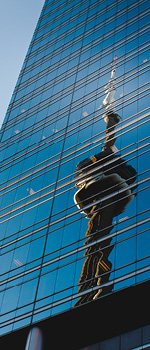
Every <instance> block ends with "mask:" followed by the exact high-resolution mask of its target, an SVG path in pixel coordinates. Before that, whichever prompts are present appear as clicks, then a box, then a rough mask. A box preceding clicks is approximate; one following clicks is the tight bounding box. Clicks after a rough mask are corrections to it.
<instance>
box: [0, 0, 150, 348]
mask: <svg viewBox="0 0 150 350" xmlns="http://www.w3.org/2000/svg"><path fill="white" fill-rule="evenodd" d="M148 31H149V1H147V0H144V1H143V0H142V1H141V0H139V1H134V0H132V1H130V2H128V4H127V2H126V1H111V2H110V1H99V0H98V1H96V0H94V1H90V0H85V1H76V0H75V1H74V0H73V1H64V0H63V1H49V0H47V1H45V5H44V7H43V10H42V13H41V16H40V19H39V22H38V24H37V28H36V30H35V33H34V36H33V39H32V42H31V44H30V47H29V50H28V53H27V56H26V58H25V61H24V64H23V67H22V70H21V73H20V76H19V78H18V82H17V85H16V87H15V90H14V93H13V96H12V99H11V102H10V105H9V108H8V111H7V114H6V118H5V120H4V123H3V126H2V130H1V182H0V183H1V197H0V198H1V211H0V221H1V248H2V250H1V258H0V259H1V260H0V262H1V264H0V269H1V282H0V283H1V299H0V303H1V304H0V306H1V315H2V316H1V322H2V327H1V335H3V334H7V333H10V334H9V335H8V334H7V335H6V336H4V337H1V339H0V342H1V344H2V345H3V344H4V345H5V348H7V347H6V343H7V342H9V340H11V342H12V343H15V347H16V348H17V346H18V347H19V350H20V349H21V347H22V348H23V349H24V345H23V344H25V341H26V338H27V334H28V330H29V329H30V325H31V324H35V323H36V324H37V326H38V327H39V328H41V329H42V331H43V337H44V338H45V348H46V347H48V346H49V341H50V342H52V341H55V344H56V346H55V348H59V347H60V346H61V347H64V348H65V347H66V348H67V347H68V348H69V349H71V348H72V349H73V348H76V349H79V348H84V347H85V346H86V347H88V346H89V349H90V345H91V344H94V343H98V342H101V347H102V346H103V344H102V342H107V344H110V345H109V347H110V346H111V347H110V349H111V348H114V347H113V345H111V344H114V342H117V344H119V345H116V343H115V348H116V349H117V346H118V349H121V350H122V349H124V348H125V347H123V345H122V344H125V341H124V339H126V344H127V343H128V345H127V347H126V348H127V349H129V348H136V347H140V346H142V345H143V344H145V345H144V346H146V344H148V343H149V342H150V340H149V338H148V314H147V313H148V308H147V307H146V306H147V304H148V300H149V299H148V288H149V276H150V274H149V265H150V264H149V262H150V260H149V231H148V230H149V225H148V224H149V211H148V210H149V200H148V198H149V197H148V186H149V182H148V181H149V162H148V151H149V139H148V138H149V131H148V130H149V129H148V126H149V99H148V89H149V82H148V72H149V60H148V50H149V42H148V40H147V38H148ZM115 56H117V59H116V62H117V74H116V83H117V84H116V85H117V90H116V95H115V99H116V102H115V108H116V112H117V113H118V114H119V115H120V116H121V118H122V119H121V122H120V123H119V124H118V125H117V126H116V129H115V132H116V135H115V136H116V143H115V148H114V149H113V150H115V156H116V157H120V156H121V158H123V159H125V160H126V161H127V164H131V165H132V166H133V168H134V169H136V170H137V173H138V187H137V188H136V189H135V193H136V194H137V195H136V197H135V198H134V200H133V201H132V202H131V203H129V204H128V205H127V208H126V211H125V213H122V214H121V215H120V216H119V217H116V218H115V219H113V222H112V225H113V227H112V229H111V232H110V233H109V239H110V240H111V243H110V247H113V249H112V251H111V252H109V259H108V260H109V262H110V264H111V271H109V272H108V273H109V282H108V280H107V281H105V280H103V288H105V287H107V286H108V285H107V283H109V286H110V289H109V290H107V296H103V295H101V296H100V297H99V298H98V299H96V300H92V301H90V302H88V303H85V304H84V305H81V306H79V307H76V308H73V306H74V304H75V303H76V302H77V300H78V299H79V293H78V281H79V278H80V274H81V269H82V266H83V262H84V260H85V257H84V253H85V250H86V246H85V244H84V243H85V241H86V239H87V237H85V236H84V234H85V232H86V229H87V222H88V221H87V220H85V217H84V215H83V214H81V213H80V211H79V210H78V209H77V208H76V206H75V205H73V201H72V198H73V195H74V192H75V191H74V184H75V171H74V169H75V166H76V164H77V163H78V162H80V161H81V160H82V159H85V158H88V157H89V158H90V157H91V156H92V155H93V154H98V153H99V152H100V151H99V149H100V147H104V146H105V145H104V139H105V122H104V119H103V113H104V112H105V107H104V106H103V105H101V106H100V103H102V101H103V97H104V92H105V87H106V84H107V82H108V81H109V75H110V70H111V62H112V60H113V58H114V57H115ZM107 136H108V135H107ZM107 165H109V167H113V160H111V159H109V160H108V164H107ZM132 185H134V184H131V185H129V187H130V189H131V188H132ZM81 210H82V209H81ZM91 246H92V245H91ZM100 262H101V263H102V265H101V266H103V268H106V269H107V267H106V265H107V266H108V265H109V264H108V262H107V261H105V260H104V259H103V256H101V260H100ZM109 269H110V266H109ZM92 288H93V287H92ZM96 288H97V286H96ZM84 293H85V291H81V292H80V297H81V296H82V295H83V294H84ZM135 295H136V298H135ZM137 299H138V300H140V303H138V313H137V301H136V300H137ZM116 305H117V307H116ZM131 310H132V311H133V312H131ZM112 315H115V320H114V317H113V316H112ZM129 315H130V317H129ZM139 315H140V317H139ZM52 316H55V317H52ZM98 316H99V317H100V321H101V324H100V326H99V325H98V324H97V317H98ZM127 316H128V324H127V323H126V322H125V321H124V320H126V319H127ZM94 317H95V318H94ZM112 318H113V320H112ZM42 320H43V321H42ZM90 320H92V322H90ZM89 323H90V332H89V331H88V332H87V329H88V326H89ZM112 325H113V327H112ZM84 327H85V328H84ZM20 328H21V330H20ZM56 329H57V330H59V332H58V333H59V334H58V337H57V339H56ZM66 329H67V331H68V333H67V334H69V335H70V337H69V338H70V339H71V341H72V343H73V344H72V343H71V344H69V341H70V339H66ZM75 329H76V332H77V333H76V334H75ZM50 330H51V334H50ZM133 334H134V335H133ZM16 339H17V340H16ZM110 339H111V340H110ZM7 344H8V343H7ZM58 346H59V347H58ZM98 347H99V345H97V348H98ZM147 348H148V346H147Z"/></svg>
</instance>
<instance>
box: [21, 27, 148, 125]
mask: <svg viewBox="0 0 150 350" xmlns="http://www.w3.org/2000/svg"><path fill="white" fill-rule="evenodd" d="M142 34H143V33H142ZM145 35H146V34H145ZM145 49H148V46H147V43H146V44H145V45H144V47H143V46H142V47H141V48H140V50H141V55H140V62H141V63H142V64H143V62H144V63H146V64H147V61H148V60H147V59H144V57H146V54H145ZM142 50H143V52H142ZM106 52H107V51H106ZM133 53H134V52H133ZM106 55H107V54H106ZM106 55H105V53H104V56H103V57H104V58H103V59H105V60H106V57H107V58H109V56H108V55H107V56H106ZM131 55H132V54H129V55H128V57H129V59H128V60H127V57H126V56H125V59H126V71H130V69H131V66H132V69H133V68H134V67H136V65H138V55H137V51H135V53H134V56H135V59H134V60H133V58H134V56H131ZM136 57H137V59H136ZM110 58H111V57H110ZM131 59H132V62H131ZM96 60H98V58H97V57H96ZM101 60H102V58H101ZM118 61H119V62H118V63H119V64H118V66H119V67H120V69H118V71H120V73H122V69H121V64H122V63H124V58H123V59H120V60H118ZM108 64H109V65H110V61H109V62H108ZM94 65H96V62H95V59H94V62H91V65H90V66H87V67H86V66H83V67H85V68H84V70H83V71H80V66H79V72H78V74H79V75H78V76H79V78H80V79H81V77H82V74H83V73H84V74H87V73H88V72H89V75H90V71H91V69H92V68H93V67H94ZM98 66H99V65H98ZM128 66H129V67H130V68H129V67H128ZM83 67H82V63H81V68H82V69H83ZM99 69H100V68H99V67H97V71H98V70H99ZM82 72H83V73H82ZM101 72H102V77H103V76H104V73H106V72H108V70H107V65H106V68H105V69H104V71H103V70H101ZM92 74H93V71H92ZM108 74H109V72H108V73H107V74H105V75H106V79H107V76H108ZM100 76H101V75H100V74H99V75H98V76H97V79H99V77H100ZM91 77H92V76H90V78H91ZM70 78H71V79H73V77H72V76H71V77H69V79H70ZM77 80H78V78H77ZM84 80H85V75H84ZM84 80H83V82H84ZM62 83H63V82H62ZM91 83H93V81H92V82H91ZM76 84H78V83H76ZM99 84H100V83H99ZM103 84H104V82H103ZM103 84H100V85H102V86H103ZM61 86H62V84H61ZM61 86H59V84H58V88H61ZM88 86H89V87H90V84H88V85H87V88H88ZM91 87H92V84H91ZM56 88H57V86H56V87H55V86H54V89H55V90H56ZM77 89H78V85H77ZM82 89H84V86H83V87H82ZM48 93H49V90H48ZM44 96H45V94H44ZM45 97H46V96H45ZM40 99H41V96H40ZM58 99H59V95H58ZM67 100H68V99H67ZM48 102H49V103H50V99H48ZM23 107H26V106H25V105H24V104H23ZM27 108H28V107H27ZM19 109H20V108H19ZM21 111H22V113H24V116H25V115H26V110H24V109H22V110H21ZM31 111H32V110H31ZM38 112H39V105H38ZM22 113H21V116H20V117H18V118H15V122H16V121H17V119H20V118H21V119H22ZM55 113H56V108H55Z"/></svg>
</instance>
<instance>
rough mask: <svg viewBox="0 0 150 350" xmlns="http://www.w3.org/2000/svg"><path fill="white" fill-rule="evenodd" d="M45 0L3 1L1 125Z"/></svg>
mask: <svg viewBox="0 0 150 350" xmlns="http://www.w3.org/2000/svg"><path fill="white" fill-rule="evenodd" d="M43 4H44V0H0V126H1V124H2V122H3V120H4V117H5V114H6V110H7V107H8V104H9V101H10V99H11V95H12V92H13V90H14V87H15V84H16V81H17V78H18V75H19V72H20V69H21V67H22V64H23V60H24V57H25V55H26V52H27V49H28V46H29V44H30V41H31V39H32V35H33V32H34V29H35V26H36V23H37V20H38V18H39V15H40V12H41V9H42V7H43Z"/></svg>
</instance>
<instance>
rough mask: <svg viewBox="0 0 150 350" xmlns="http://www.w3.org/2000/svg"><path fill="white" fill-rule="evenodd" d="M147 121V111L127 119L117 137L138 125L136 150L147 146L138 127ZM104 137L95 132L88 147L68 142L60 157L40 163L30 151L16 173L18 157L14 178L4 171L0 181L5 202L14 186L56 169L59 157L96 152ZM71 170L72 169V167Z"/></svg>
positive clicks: (63, 159)
mask: <svg viewBox="0 0 150 350" xmlns="http://www.w3.org/2000/svg"><path fill="white" fill-rule="evenodd" d="M129 119H130V118H129ZM148 122H149V113H145V114H142V115H141V116H138V117H137V118H136V119H133V120H132V121H129V123H125V125H124V126H121V127H120V128H119V129H117V130H116V132H117V138H118V139H120V137H121V136H122V135H123V134H126V133H129V132H130V133H131V132H133V129H135V128H136V127H137V125H138V126H139V130H138V134H139V135H138V142H139V144H138V145H137V147H138V150H140V148H141V149H143V147H147V145H148V144H147V139H146V140H145V139H144V140H143V134H142V132H140V129H141V130H143V127H144V125H145V123H148ZM92 126H93V124H92ZM129 126H130V127H129ZM128 127H129V128H128ZM85 128H87V124H85ZM85 128H84V129H85ZM124 130H125V131H124ZM122 131H123V132H122ZM99 136H100V137H99ZM128 136H129V134H128ZM145 136H146V135H145ZM96 137H98V141H96ZM104 137H105V136H104V135H103V133H99V134H96V135H95V136H94V139H93V137H91V138H90V140H88V148H87V143H85V144H83V145H80V146H79V144H78V145H77V147H76V145H74V144H73V145H72V149H71V144H70V147H69V149H66V148H65V152H64V155H63V156H61V158H60V154H57V153H56V154H55V158H53V157H49V158H46V159H45V160H44V159H43V161H42V163H39V162H37V154H36V153H35V155H34V154H33V153H31V154H29V155H28V156H29V157H31V159H30V160H29V158H27V157H26V158H25V159H26V165H27V172H26V171H25V168H23V169H22V171H20V172H19V174H18V172H17V170H18V169H19V168H18V166H19V167H20V170H21V164H23V161H24V162H25V160H23V159H20V160H19V162H18V161H17V163H16V179H15V177H14V176H13V178H12V179H11V176H10V173H9V182H8V180H6V173H4V176H5V182H4V184H3V183H1V195H2V194H3V192H4V193H5V203H6V198H7V196H8V198H9V196H10V194H9V192H10V191H12V190H13V188H16V187H17V188H19V187H20V186H22V185H23V184H27V183H28V182H30V181H31V179H32V182H33V180H34V178H35V179H37V177H39V176H41V179H42V177H43V175H44V174H45V173H49V171H50V169H51V170H52V169H56V170H57V167H58V166H59V163H60V159H61V163H62V162H63V163H64V164H66V163H67V162H68V161H70V160H72V157H73V158H74V159H75V158H77V157H79V155H80V156H82V157H83V155H84V153H89V151H90V150H91V151H90V153H91V152H94V151H95V152H96V150H97V148H98V145H99V144H100V143H101V144H102V143H103V140H104ZM73 139H74V138H73ZM140 140H142V141H143V142H141V141H140ZM93 143H94V145H93ZM127 147H131V146H130V144H129V143H128V144H126V150H127ZM53 148H54V147H53ZM135 150H136V148H135V147H133V151H132V152H134V151H135ZM54 151H56V148H54ZM68 151H69V152H68ZM120 151H121V149H120ZM44 152H45V149H44ZM75 152H76V154H75ZM126 155H127V154H126ZM34 158H35V159H34ZM35 160H36V164H35V166H34V161H35ZM30 164H32V167H31V168H30ZM65 166H66V165H65ZM13 168H14V169H15V164H14V161H13ZM8 169H9V167H8ZM14 169H13V172H14ZM56 170H55V171H54V170H53V172H56ZM73 171H74V169H73ZM49 175H50V174H49ZM73 175H74V172H73V173H71V172H70V177H72V176H73ZM18 176H19V184H18ZM21 176H22V177H21ZM22 181H23V182H22ZM47 181H48V180H47ZM35 183H36V181H35ZM5 184H6V185H5ZM26 186H27V185H26ZM38 187H39V186H38ZM27 188H28V187H27ZM46 188H47V187H46ZM35 192H36V193H38V192H37V191H35V190H34V192H33V193H32V194H34V193H35ZM7 193H8V195H7ZM26 195H27V193H26ZM40 196H41V193H40ZM2 207H3V205H2Z"/></svg>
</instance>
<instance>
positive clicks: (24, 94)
mask: <svg viewBox="0 0 150 350" xmlns="http://www.w3.org/2000/svg"><path fill="white" fill-rule="evenodd" d="M145 15H147V11H146V13H145V12H144V13H142V17H143V16H144V21H145V20H146V19H145ZM139 16H140V15H139ZM120 30H121V29H120ZM111 35H112V33H111ZM115 35H116V34H115ZM103 39H104V38H103ZM63 50H64V51H65V48H64V46H63ZM61 57H62V53H61ZM60 78H61V76H60V77H58V76H57V80H58V79H60ZM55 81H56V79H55V80H52V81H51V83H46V82H45V83H44V84H43V85H42V86H40V89H39V87H37V88H36V87H35V86H34V94H36V93H37V92H38V91H37V90H39V92H41V89H44V90H45V89H46V88H49V85H50V84H51V85H52V84H56V82H55ZM36 85H37V84H36ZM26 89H27V87H26ZM29 91H31V92H27V95H28V96H29V97H28V98H31V97H32V94H33V91H32V86H30V90H29ZM36 91H37V92H36ZM49 93H50V91H49ZM22 96H23V97H24V98H23V100H21V102H20V101H19V100H20V99H21V97H22ZM25 96H26V91H25V90H22V91H21V90H20V93H18V94H17V96H16V97H17V101H16V103H17V104H18V103H23V101H24V100H25ZM14 107H15V102H14V103H13V108H14Z"/></svg>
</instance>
